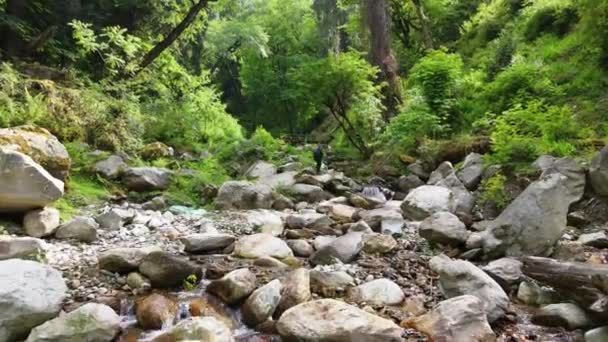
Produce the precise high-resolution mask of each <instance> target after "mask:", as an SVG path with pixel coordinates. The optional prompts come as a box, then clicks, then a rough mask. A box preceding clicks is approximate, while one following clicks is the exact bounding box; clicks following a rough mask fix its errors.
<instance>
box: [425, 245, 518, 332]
mask: <svg viewBox="0 0 608 342" xmlns="http://www.w3.org/2000/svg"><path fill="white" fill-rule="evenodd" d="M430 266H431V269H432V270H433V271H435V272H436V273H437V274H439V289H440V290H441V293H443V295H444V296H446V297H447V298H452V297H458V296H462V295H467V294H470V295H473V296H475V297H477V298H479V299H480V300H481V301H482V303H483V310H484V311H485V312H486V314H487V315H488V321H489V322H490V323H492V322H494V321H495V320H497V319H499V318H500V317H502V316H503V315H504V314H505V312H506V311H507V309H508V306H509V297H508V296H507V294H506V293H505V291H504V290H503V289H502V288H501V287H500V285H498V283H497V282H496V281H494V279H492V278H491V277H490V276H489V275H487V274H486V273H485V272H484V271H482V270H481V269H479V268H477V266H475V265H473V264H472V263H470V262H468V261H464V260H452V259H450V258H449V257H447V256H445V255H443V254H441V255H438V256H436V257H433V258H432V259H431V261H430Z"/></svg>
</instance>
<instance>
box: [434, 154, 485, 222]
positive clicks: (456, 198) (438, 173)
mask: <svg viewBox="0 0 608 342" xmlns="http://www.w3.org/2000/svg"><path fill="white" fill-rule="evenodd" d="M427 184H428V185H435V186H442V187H445V188H448V189H450V191H452V194H453V198H452V202H451V205H450V208H451V211H452V212H453V213H464V214H469V213H470V212H471V210H472V209H473V206H474V205H475V197H473V195H472V194H471V193H470V192H469V190H467V188H466V187H465V186H464V184H463V183H462V182H461V181H460V179H459V178H458V176H456V171H455V170H454V167H453V166H452V163H450V162H443V163H441V164H440V165H439V167H438V168H437V170H435V171H433V173H431V178H430V179H429V181H428V182H427Z"/></svg>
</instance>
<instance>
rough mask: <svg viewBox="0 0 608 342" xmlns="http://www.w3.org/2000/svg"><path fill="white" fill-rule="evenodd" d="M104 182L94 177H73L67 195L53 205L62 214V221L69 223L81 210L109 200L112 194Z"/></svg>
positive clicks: (67, 187) (69, 182) (82, 175)
mask: <svg viewBox="0 0 608 342" xmlns="http://www.w3.org/2000/svg"><path fill="white" fill-rule="evenodd" d="M103 182H104V181H103V180H101V179H100V178H96V177H93V176H88V175H84V174H76V175H72V176H71V177H70V178H69V180H68V182H67V184H66V189H67V191H66V193H65V195H64V196H63V197H62V198H60V199H59V200H58V201H57V202H55V203H54V204H53V206H54V207H55V208H57V209H58V210H59V211H60V212H61V219H62V220H63V221H67V220H69V219H70V218H72V217H73V216H75V215H77V214H78V212H79V211H80V208H83V207H86V206H87V205H91V204H96V203H101V202H102V201H104V200H107V199H108V198H109V197H110V192H109V190H108V189H107V185H105V184H104V183H103Z"/></svg>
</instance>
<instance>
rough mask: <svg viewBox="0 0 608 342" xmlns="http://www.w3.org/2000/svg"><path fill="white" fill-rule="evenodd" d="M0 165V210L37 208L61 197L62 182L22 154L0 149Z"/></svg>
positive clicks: (20, 210) (22, 210)
mask: <svg viewBox="0 0 608 342" xmlns="http://www.w3.org/2000/svg"><path fill="white" fill-rule="evenodd" d="M0 168H1V169H2V177H0V212H3V211H19V212H24V211H28V210H32V209H37V208H41V207H44V206H46V205H49V204H52V203H53V202H55V201H56V200H58V199H59V198H61V196H63V191H64V185H63V182H62V181H60V180H58V179H56V178H54V177H53V176H51V175H50V174H49V173H48V172H47V171H46V170H45V169H43V168H42V166H40V165H38V164H37V163H36V162H34V161H33V160H32V159H31V158H30V157H28V156H26V155H24V154H21V153H19V152H13V151H9V150H6V149H4V148H0Z"/></svg>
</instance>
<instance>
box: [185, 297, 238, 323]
mask: <svg viewBox="0 0 608 342" xmlns="http://www.w3.org/2000/svg"><path fill="white" fill-rule="evenodd" d="M188 311H189V312H190V315H192V316H195V317H208V316H211V317H214V318H216V319H218V320H219V321H221V322H223V323H224V324H226V326H227V327H229V328H230V329H233V328H235V322H234V321H233V320H232V318H230V317H229V312H228V310H227V309H223V308H222V306H219V305H217V304H214V303H213V302H211V301H210V298H209V297H208V296H204V297H199V298H194V299H193V300H191V301H190V303H189V304H188Z"/></svg>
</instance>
